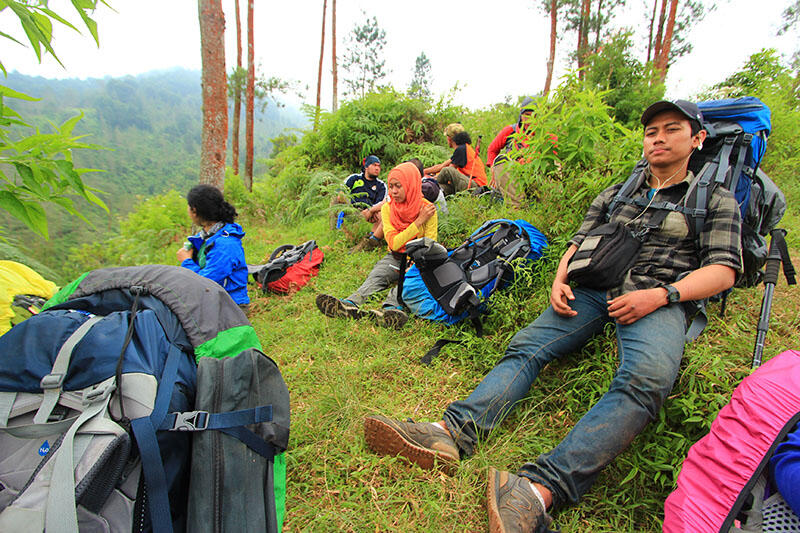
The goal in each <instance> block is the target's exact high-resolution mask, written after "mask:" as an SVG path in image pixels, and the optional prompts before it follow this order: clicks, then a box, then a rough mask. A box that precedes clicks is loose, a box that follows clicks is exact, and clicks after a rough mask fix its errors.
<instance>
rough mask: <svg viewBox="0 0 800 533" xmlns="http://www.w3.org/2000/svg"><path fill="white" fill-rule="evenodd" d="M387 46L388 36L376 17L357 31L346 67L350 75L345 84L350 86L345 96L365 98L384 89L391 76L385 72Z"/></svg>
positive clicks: (350, 46)
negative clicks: (388, 76)
mask: <svg viewBox="0 0 800 533" xmlns="http://www.w3.org/2000/svg"><path fill="white" fill-rule="evenodd" d="M364 17H366V14H364ZM384 46H386V32H385V31H384V30H382V29H381V28H380V27H379V26H378V19H376V18H375V17H372V18H371V19H366V20H365V21H364V24H363V25H361V26H358V25H356V27H355V28H353V31H352V32H351V33H350V36H349V43H348V49H347V54H346V55H345V58H344V65H343V66H344V69H345V70H346V71H347V73H348V76H347V78H345V80H344V83H345V85H346V86H347V91H346V92H345V94H347V95H349V96H355V97H362V98H363V97H364V95H365V94H367V93H368V92H370V91H373V90H375V88H376V87H378V86H379V85H380V81H381V80H383V79H384V78H385V77H386V74H387V73H386V70H384V65H385V63H386V62H385V61H384V59H383V47H384Z"/></svg>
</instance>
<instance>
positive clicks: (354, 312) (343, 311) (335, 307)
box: [317, 294, 364, 318]
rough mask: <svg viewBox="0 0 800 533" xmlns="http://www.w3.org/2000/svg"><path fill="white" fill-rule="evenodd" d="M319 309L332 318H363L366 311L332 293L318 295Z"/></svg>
mask: <svg viewBox="0 0 800 533" xmlns="http://www.w3.org/2000/svg"><path fill="white" fill-rule="evenodd" d="M317 309H319V310H320V311H321V312H322V314H323V315H325V316H328V317H331V318H361V317H363V316H364V313H363V312H362V311H361V310H360V309H359V308H358V307H356V306H355V305H353V304H351V303H348V302H344V301H342V300H340V299H339V298H337V297H335V296H331V295H330V294H318V295H317Z"/></svg>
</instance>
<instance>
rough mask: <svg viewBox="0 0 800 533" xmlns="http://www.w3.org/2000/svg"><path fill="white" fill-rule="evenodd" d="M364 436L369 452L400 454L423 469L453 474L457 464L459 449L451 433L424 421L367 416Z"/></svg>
mask: <svg viewBox="0 0 800 533" xmlns="http://www.w3.org/2000/svg"><path fill="white" fill-rule="evenodd" d="M364 436H365V437H366V439H367V445H368V446H369V447H370V449H372V451H374V452H376V453H379V454H381V455H399V456H401V457H403V458H405V459H407V460H408V461H410V462H412V463H416V464H418V465H419V466H420V467H422V468H424V469H425V470H432V469H434V468H441V469H442V470H444V471H445V472H446V473H448V474H452V473H453V471H454V470H455V469H456V465H457V464H458V448H457V447H456V443H455V442H454V441H453V439H452V437H450V433H449V432H448V431H446V430H443V429H441V428H435V427H434V426H433V425H432V424H430V423H427V422H425V423H414V422H400V421H399V420H392V419H390V418H386V417H385V416H380V415H376V416H369V417H367V418H365V419H364Z"/></svg>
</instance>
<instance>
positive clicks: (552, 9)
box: [542, 0, 558, 96]
mask: <svg viewBox="0 0 800 533" xmlns="http://www.w3.org/2000/svg"><path fill="white" fill-rule="evenodd" d="M548 11H549V13H550V56H549V57H548V58H547V77H546V78H545V80H544V90H543V91H542V96H547V93H549V92H550V83H552V81H553V65H554V64H555V61H556V37H557V36H558V29H557V25H558V24H557V23H558V0H550V1H549V8H548Z"/></svg>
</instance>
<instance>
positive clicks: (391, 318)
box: [383, 308, 408, 329]
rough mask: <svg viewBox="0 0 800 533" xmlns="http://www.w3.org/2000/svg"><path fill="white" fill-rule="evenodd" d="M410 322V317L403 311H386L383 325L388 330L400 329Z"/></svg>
mask: <svg viewBox="0 0 800 533" xmlns="http://www.w3.org/2000/svg"><path fill="white" fill-rule="evenodd" d="M406 322H408V315H407V314H406V312H405V311H403V310H402V309H394V308H390V309H384V310H383V325H384V326H385V327H387V328H394V329H400V328H402V327H403V326H405V325H406Z"/></svg>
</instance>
